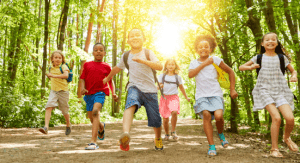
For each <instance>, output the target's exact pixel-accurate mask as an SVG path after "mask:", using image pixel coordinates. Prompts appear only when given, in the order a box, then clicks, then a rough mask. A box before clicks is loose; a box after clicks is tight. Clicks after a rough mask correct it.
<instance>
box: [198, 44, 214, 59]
mask: <svg viewBox="0 0 300 163" xmlns="http://www.w3.org/2000/svg"><path fill="white" fill-rule="evenodd" d="M211 51H212V49H211V48H210V46H209V42H208V41H200V42H199V44H198V46H197V53H198V54H199V55H200V57H208V56H209V54H210V53H211Z"/></svg>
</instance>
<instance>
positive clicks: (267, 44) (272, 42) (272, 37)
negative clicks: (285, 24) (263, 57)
mask: <svg viewBox="0 0 300 163" xmlns="http://www.w3.org/2000/svg"><path fill="white" fill-rule="evenodd" d="M261 45H262V46H263V47H264V48H265V49H266V50H273V49H275V48H276V46H277V45H278V42H277V35H276V34H275V33H270V34H267V35H265V37H264V39H263V42H262V43H261Z"/></svg>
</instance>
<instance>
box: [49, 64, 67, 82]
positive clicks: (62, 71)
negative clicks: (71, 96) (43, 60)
mask: <svg viewBox="0 0 300 163" xmlns="http://www.w3.org/2000/svg"><path fill="white" fill-rule="evenodd" d="M65 64H66V65H67V67H68V69H69V70H70V72H69V77H68V78H67V79H66V80H67V82H68V83H70V82H71V81H72V80H73V72H72V69H70V67H69V65H68V64H67V63H65ZM62 65H63V64H62ZM62 65H61V66H60V67H59V69H60V72H61V73H62V74H63V73H64V72H63V70H62V68H61V67H62ZM50 70H51V67H49V72H50Z"/></svg>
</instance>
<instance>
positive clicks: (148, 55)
mask: <svg viewBox="0 0 300 163" xmlns="http://www.w3.org/2000/svg"><path fill="white" fill-rule="evenodd" d="M145 55H146V58H147V60H148V61H151V60H150V52H149V49H145ZM151 70H152V72H153V77H154V81H155V82H156V83H157V84H158V88H159V90H160V93H161V95H162V97H163V98H164V99H166V98H165V96H164V94H163V89H162V88H161V87H160V85H159V82H158V80H157V76H156V71H155V70H153V69H152V68H151Z"/></svg>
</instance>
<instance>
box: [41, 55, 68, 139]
mask: <svg viewBox="0 0 300 163" xmlns="http://www.w3.org/2000/svg"><path fill="white" fill-rule="evenodd" d="M50 59H51V62H52V66H51V67H50V68H49V73H48V74H47V76H48V77H49V78H50V80H51V91H50V94H49V98H48V102H47V104H46V112H45V126H44V127H43V128H40V129H39V131H40V132H41V133H43V134H48V129H49V121H50V117H51V112H52V110H53V109H55V108H56V107H57V106H58V108H59V110H61V112H62V114H63V115H64V117H65V119H66V124H67V127H66V132H65V134H66V135H69V134H70V133H71V123H70V115H69V113H68V112H69V104H68V102H69V91H68V82H67V78H68V76H69V75H68V74H69V71H70V70H69V68H68V66H67V65H66V64H65V63H66V61H65V57H64V55H63V54H62V51H60V50H57V51H54V52H53V53H52V54H51V56H50ZM60 69H62V72H63V74H62V72H61V70H60Z"/></svg>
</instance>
